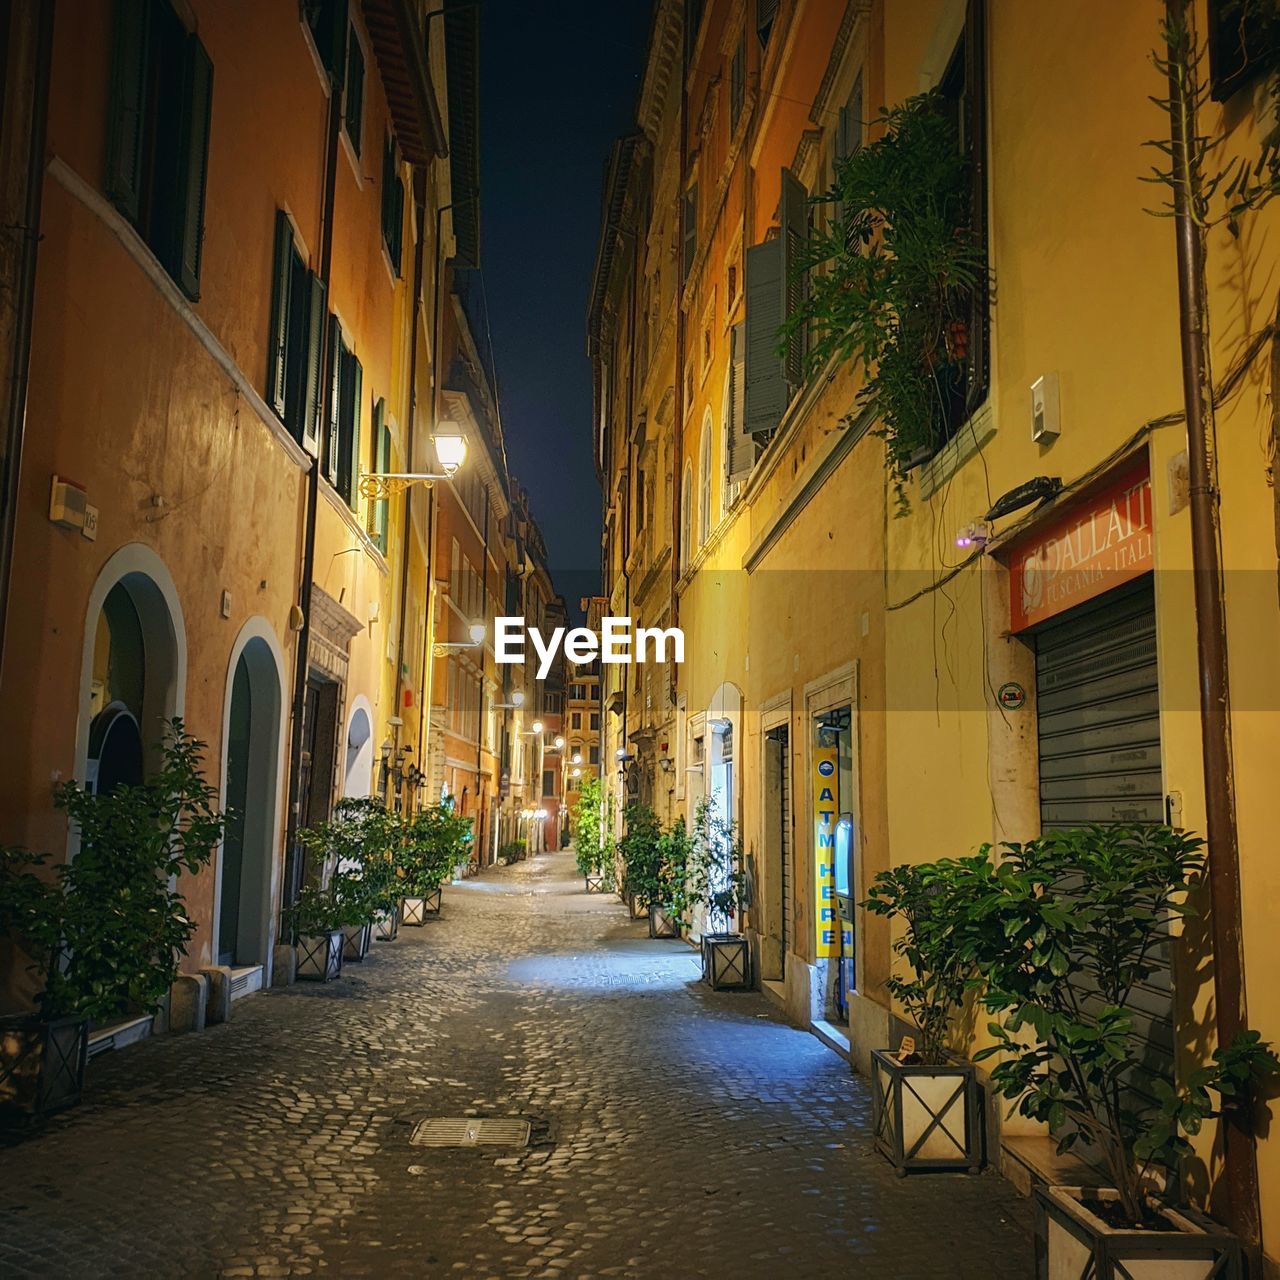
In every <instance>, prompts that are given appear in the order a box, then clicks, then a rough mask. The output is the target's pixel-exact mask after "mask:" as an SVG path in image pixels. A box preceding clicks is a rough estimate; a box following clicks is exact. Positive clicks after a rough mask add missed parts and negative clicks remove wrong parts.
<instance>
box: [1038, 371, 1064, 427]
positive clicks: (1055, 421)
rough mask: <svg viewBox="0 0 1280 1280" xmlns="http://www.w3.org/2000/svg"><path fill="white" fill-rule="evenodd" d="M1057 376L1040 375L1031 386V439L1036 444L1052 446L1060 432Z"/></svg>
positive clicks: (1052, 374) (1054, 374) (1050, 374)
mask: <svg viewBox="0 0 1280 1280" xmlns="http://www.w3.org/2000/svg"><path fill="white" fill-rule="evenodd" d="M1059 414H1060V409H1059V403H1058V375H1057V374H1056V373H1046V374H1042V375H1041V376H1040V377H1039V378H1037V379H1036V380H1035V381H1034V382H1033V383H1032V384H1031V438H1032V440H1034V441H1035V442H1036V443H1037V444H1052V443H1053V442H1054V441H1055V440H1056V439H1057V438H1058V435H1059V433H1060V432H1061V431H1062V421H1061V418H1060V416H1059Z"/></svg>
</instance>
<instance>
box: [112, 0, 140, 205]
mask: <svg viewBox="0 0 1280 1280" xmlns="http://www.w3.org/2000/svg"><path fill="white" fill-rule="evenodd" d="M150 36H151V0H116V6H115V31H114V37H113V45H112V55H111V98H110V105H109V107H108V114H107V174H106V190H107V195H108V196H110V197H111V199H112V201H113V202H114V203H115V205H116V207H117V208H118V209H119V210H120V212H121V213H123V214H124V216H125V217H126V218H128V219H129V220H130V221H131V222H136V221H137V220H138V215H139V212H140V207H141V199H142V147H143V133H144V128H145V112H146V100H147V61H148V47H149V44H150Z"/></svg>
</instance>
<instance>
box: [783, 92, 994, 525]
mask: <svg viewBox="0 0 1280 1280" xmlns="http://www.w3.org/2000/svg"><path fill="white" fill-rule="evenodd" d="M878 124H879V128H880V136H879V138H878V139H877V140H876V141H875V142H872V143H870V144H869V145H868V146H865V147H863V148H862V149H861V150H859V151H856V152H854V153H853V154H852V155H850V156H847V157H845V158H844V159H842V160H840V161H839V162H838V163H837V165H836V174H835V182H834V184H833V186H832V188H831V190H830V191H828V192H827V193H826V194H825V195H822V196H818V197H816V198H815V199H814V201H813V203H814V204H815V205H818V206H820V207H826V208H829V209H830V210H831V216H830V217H828V218H826V219H825V220H824V219H819V223H820V225H819V226H818V227H817V228H816V229H815V230H814V231H813V232H812V233H811V235H810V238H809V241H808V244H807V246H806V250H805V252H804V253H803V254H802V255H801V268H802V270H803V271H804V273H805V275H806V281H805V288H804V291H803V293H804V296H803V298H802V300H801V302H800V305H799V306H798V307H796V308H795V309H794V310H793V312H792V314H791V315H790V317H789V318H788V320H787V323H786V324H785V325H784V327H783V334H784V345H785V342H786V341H790V339H791V338H792V336H793V335H794V334H796V333H797V332H803V333H804V334H805V335H806V345H807V354H806V362H807V364H808V368H809V371H810V373H813V372H816V371H818V370H819V369H821V368H823V367H824V366H825V365H826V364H827V362H828V361H829V360H830V359H831V358H832V357H837V358H839V359H841V360H846V361H847V360H852V361H855V362H856V363H857V364H858V365H860V366H861V368H862V369H863V371H864V372H865V374H866V382H865V384H864V385H863V388H862V390H861V392H860V393H859V398H860V401H861V403H863V404H866V405H871V406H874V408H875V412H876V414H877V416H878V418H879V421H880V427H879V429H878V430H879V434H880V435H882V436H883V438H884V440H885V442H886V445H887V447H888V462H889V471H890V475H891V477H892V479H893V482H894V486H895V489H896V491H897V495H898V502H899V505H900V507H902V508H903V509H905V506H906V499H905V496H904V480H905V477H906V474H907V472H908V471H909V470H910V468H911V467H912V466H914V465H916V464H917V463H918V462H920V461H921V460H923V459H924V458H925V457H928V456H930V455H931V454H933V453H934V452H935V451H936V450H937V449H938V447H939V446H940V445H941V444H942V443H943V442H944V441H945V440H946V439H947V436H948V434H949V429H950V428H953V427H954V422H955V419H956V417H957V415H958V414H959V413H962V412H963V407H964V393H965V386H966V381H967V373H968V356H969V345H970V334H969V323H970V316H971V313H972V299H973V294H974V291H975V290H976V289H978V288H979V287H980V286H981V285H983V284H984V283H985V281H984V275H985V273H986V270H987V268H986V264H985V259H984V254H983V250H982V246H981V243H980V241H979V238H978V237H977V236H976V235H975V234H974V233H973V231H972V229H971V227H970V214H969V187H970V172H969V162H968V160H967V159H966V157H965V155H964V153H963V151H962V149H961V146H960V140H959V136H958V132H957V127H956V124H955V122H954V121H953V120H952V119H951V117H950V116H949V115H948V114H947V111H946V104H945V103H944V101H943V100H942V98H941V97H940V96H939V95H938V94H937V93H930V94H922V95H919V96H917V97H914V98H910V99H908V100H907V101H906V102H904V103H902V104H901V105H899V106H895V107H891V108H886V109H883V110H882V111H881V112H880V117H879V121H878Z"/></svg>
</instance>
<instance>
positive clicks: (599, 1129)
mask: <svg viewBox="0 0 1280 1280" xmlns="http://www.w3.org/2000/svg"><path fill="white" fill-rule="evenodd" d="M571 875H572V864H571V862H570V860H569V858H568V856H567V855H550V856H543V857H541V858H538V859H537V860H535V861H533V862H526V863H521V864H518V865H517V866H515V867H512V868H509V869H505V870H498V871H493V872H489V873H487V874H486V875H485V876H482V877H479V878H477V879H475V880H472V881H468V882H467V883H466V884H465V885H460V886H456V887H450V888H447V889H446V890H445V905H444V911H443V915H442V917H441V918H440V919H439V920H438V921H432V922H431V923H429V924H428V925H427V926H426V927H424V928H421V929H405V930H402V931H401V935H400V940H399V941H398V942H395V943H390V944H376V945H375V947H374V950H373V953H372V954H371V956H370V958H369V959H368V960H367V961H366V962H365V963H364V964H362V965H349V966H348V967H347V969H346V971H345V972H344V975H343V977H342V980H341V981H340V982H338V983H334V984H332V985H329V986H317V985H310V984H300V985H298V986H294V987H291V988H287V989H284V990H278V991H271V992H267V993H263V994H261V995H256V996H253V997H250V998H247V999H244V1000H241V1001H239V1002H237V1004H236V1006H235V1011H234V1017H233V1019H232V1021H231V1022H229V1023H227V1024H225V1025H223V1026H219V1027H214V1028H211V1029H210V1030H208V1031H206V1032H205V1033H204V1034H202V1035H187V1036H169V1037H162V1038H160V1037H158V1038H156V1039H153V1040H150V1041H147V1042H144V1043H142V1044H140V1045H137V1046H135V1047H132V1048H129V1049H124V1050H121V1051H119V1052H116V1053H114V1054H107V1055H105V1056H104V1057H103V1058H100V1059H98V1060H97V1061H96V1062H94V1063H93V1064H92V1065H91V1067H90V1073H89V1080H88V1083H87V1089H86V1098H85V1101H84V1103H83V1104H82V1105H81V1106H80V1107H79V1108H78V1109H76V1110H75V1111H73V1112H70V1113H67V1114H66V1115H64V1116H62V1117H59V1118H58V1119H56V1120H54V1121H53V1122H51V1123H50V1124H49V1125H48V1126H47V1127H46V1128H45V1130H44V1131H43V1132H42V1133H40V1134H39V1135H38V1136H35V1137H32V1138H29V1139H27V1140H26V1141H24V1142H21V1143H20V1144H18V1145H16V1146H10V1147H8V1148H7V1149H3V1150H0V1275H3V1276H6V1277H16V1276H28V1275H31V1276H74V1277H77V1280H79V1278H80V1277H91V1276H107V1275H123V1276H183V1277H186V1276H293V1275H322V1274H327V1275H330V1276H378V1277H382V1276H453V1275H457V1276H478V1277H524V1276H542V1277H553V1276H554V1277H571V1278H572V1277H603V1276H624V1277H630V1276H635V1277H649V1276H661V1277H664V1280H670V1278H676V1280H679V1278H683V1277H695V1276H711V1277H735V1278H736V1277H757V1276H758V1277H770V1278H771V1277H781V1276H787V1277H792V1276H795V1277H811V1276H812V1277H818V1276H824V1277H825V1276H835V1275H841V1276H845V1275H856V1276H859V1277H879V1276H884V1277H890V1276H892V1277H895V1278H897V1280H902V1278H904V1277H905V1278H906V1280H917V1278H919V1280H924V1278H925V1277H929V1278H930V1280H933V1278H935V1277H936V1278H939V1280H941V1278H952V1277H974V1278H975V1280H976V1278H982V1280H986V1278H987V1277H993V1278H995V1277H1024V1276H1026V1275H1028V1274H1030V1272H1031V1243H1030V1237H1029V1229H1028V1223H1029V1210H1028V1207H1027V1205H1026V1203H1025V1202H1024V1201H1021V1200H1019V1199H1018V1198H1017V1197H1016V1196H1015V1195H1014V1193H1013V1192H1012V1191H1011V1189H1010V1188H1009V1187H1008V1185H1007V1184H1005V1183H1004V1182H1003V1181H1002V1180H1001V1179H1000V1178H998V1177H997V1176H995V1175H994V1174H984V1175H982V1176H978V1177H972V1176H967V1175H963V1174H960V1175H925V1176H919V1175H917V1176H915V1177H911V1178H907V1179H898V1178H895V1177H894V1175H893V1171H892V1170H891V1169H890V1167H889V1165H888V1164H887V1163H886V1162H885V1161H884V1160H883V1159H882V1158H881V1157H879V1156H878V1155H876V1154H875V1152H874V1151H873V1150H872V1149H871V1144H870V1141H869V1135H868V1126H869V1112H870V1100H869V1095H868V1092H867V1089H866V1087H865V1085H864V1084H863V1082H862V1081H860V1080H859V1079H857V1078H855V1077H852V1076H851V1075H850V1072H849V1069H848V1067H847V1065H846V1064H845V1063H844V1062H843V1061H842V1060H841V1059H840V1058H838V1057H837V1056H836V1055H835V1054H834V1053H832V1052H831V1051H830V1050H828V1049H826V1048H825V1047H823V1046H822V1045H821V1044H820V1043H819V1042H818V1041H817V1040H816V1039H815V1038H814V1037H812V1036H810V1035H809V1034H807V1033H806V1032H802V1031H798V1030H795V1029H793V1028H791V1027H789V1026H787V1025H786V1024H785V1023H784V1022H783V1021H782V1020H781V1019H780V1018H779V1017H778V1016H777V1015H776V1014H775V1013H774V1012H773V1010H772V1008H771V1006H770V1005H769V1004H768V1002H767V1001H766V1000H765V999H764V997H762V996H760V995H759V994H755V993H730V992H712V991H710V990H709V989H708V988H706V987H705V986H704V985H702V984H701V983H699V982H698V981H697V977H698V968H697V965H696V962H695V958H694V955H693V953H692V952H691V951H690V950H689V949H688V948H687V947H686V946H684V945H683V944H680V943H675V942H653V941H650V940H649V939H648V938H647V937H645V936H644V932H645V931H644V928H643V926H642V925H641V924H639V923H632V922H631V921H629V920H627V919H626V913H625V911H624V910H623V909H622V908H621V907H620V906H619V905H618V904H617V901H616V899H614V898H612V897H610V898H607V899H606V898H604V897H601V896H597V895H591V896H588V895H586V894H584V893H583V892H582V887H581V881H579V880H576V879H570V876H571ZM465 1114H475V1115H480V1116H515V1115H519V1116H525V1117H528V1118H529V1119H530V1120H531V1121H532V1123H533V1131H534V1132H533V1145H532V1146H531V1147H530V1148H529V1149H528V1150H525V1151H523V1152H520V1153H516V1152H513V1151H511V1150H504V1149H497V1148H487V1149H486V1148H476V1149H472V1150H445V1149H437V1148H428V1147H422V1146H413V1145H411V1143H410V1136H411V1134H412V1132H413V1126H414V1124H415V1122H416V1121H418V1120H420V1119H423V1118H426V1117H432V1116H461V1115H465Z"/></svg>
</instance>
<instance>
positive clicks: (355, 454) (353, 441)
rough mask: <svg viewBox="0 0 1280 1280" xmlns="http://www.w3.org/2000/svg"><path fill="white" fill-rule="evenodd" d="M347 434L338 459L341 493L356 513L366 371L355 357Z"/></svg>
mask: <svg viewBox="0 0 1280 1280" xmlns="http://www.w3.org/2000/svg"><path fill="white" fill-rule="evenodd" d="M347 360H348V365H347V370H348V377H349V379H350V383H351V385H350V388H349V389H348V391H347V411H348V417H347V431H346V439H345V440H344V441H343V446H344V447H343V449H342V453H341V455H340V456H339V458H338V492H339V493H341V494H342V496H343V497H344V498H346V500H347V506H349V507H350V508H351V510H352V511H354V510H355V509H356V507H357V505H358V503H359V501H360V493H359V486H360V419H361V418H362V417H363V416H364V368H363V367H362V366H361V364H360V361H359V360H357V359H356V358H355V356H354V355H351V356H348V357H347Z"/></svg>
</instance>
